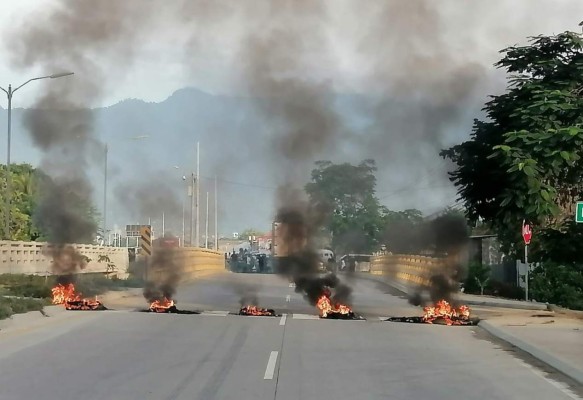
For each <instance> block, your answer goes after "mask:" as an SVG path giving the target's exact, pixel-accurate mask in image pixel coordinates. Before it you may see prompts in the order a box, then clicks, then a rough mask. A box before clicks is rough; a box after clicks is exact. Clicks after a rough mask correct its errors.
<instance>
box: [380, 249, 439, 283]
mask: <svg viewBox="0 0 583 400" xmlns="http://www.w3.org/2000/svg"><path fill="white" fill-rule="evenodd" d="M444 265H445V260H444V259H443V258H438V257H427V256H419V255H406V254H382V255H377V256H373V257H372V258H371V263H370V273H371V274H372V275H382V276H383V277H386V278H387V279H391V280H394V281H396V282H399V283H401V284H404V285H407V286H428V285H429V278H430V276H431V275H432V274H433V273H435V272H436V271H439V270H441V269H442V268H443V267H444Z"/></svg>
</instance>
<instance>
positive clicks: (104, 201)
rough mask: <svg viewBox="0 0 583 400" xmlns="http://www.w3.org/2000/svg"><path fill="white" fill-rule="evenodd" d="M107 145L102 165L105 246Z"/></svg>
mask: <svg viewBox="0 0 583 400" xmlns="http://www.w3.org/2000/svg"><path fill="white" fill-rule="evenodd" d="M108 150H109V149H108V147H107V143H106V144H105V147H104V151H105V153H104V155H105V162H104V165H103V244H104V245H105V235H106V229H107V153H108Z"/></svg>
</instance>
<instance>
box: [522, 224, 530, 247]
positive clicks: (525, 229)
mask: <svg viewBox="0 0 583 400" xmlns="http://www.w3.org/2000/svg"><path fill="white" fill-rule="evenodd" d="M522 238H523V239H524V244H530V239H532V229H531V227H530V225H529V224H527V223H526V222H525V221H522Z"/></svg>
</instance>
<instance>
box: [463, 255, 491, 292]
mask: <svg viewBox="0 0 583 400" xmlns="http://www.w3.org/2000/svg"><path fill="white" fill-rule="evenodd" d="M489 282H490V267H489V266H487V265H483V264H482V263H480V262H472V263H470V265H469V266H468V277H467V278H466V280H465V282H464V292H465V293H472V294H485V293H486V288H487V287H488V283H489Z"/></svg>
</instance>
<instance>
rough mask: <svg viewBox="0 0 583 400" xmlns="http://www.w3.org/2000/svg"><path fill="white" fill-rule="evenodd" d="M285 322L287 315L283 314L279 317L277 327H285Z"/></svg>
mask: <svg viewBox="0 0 583 400" xmlns="http://www.w3.org/2000/svg"><path fill="white" fill-rule="evenodd" d="M286 320H287V314H283V315H282V316H281V319H280V320H279V325H280V326H284V325H285V321H286Z"/></svg>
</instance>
